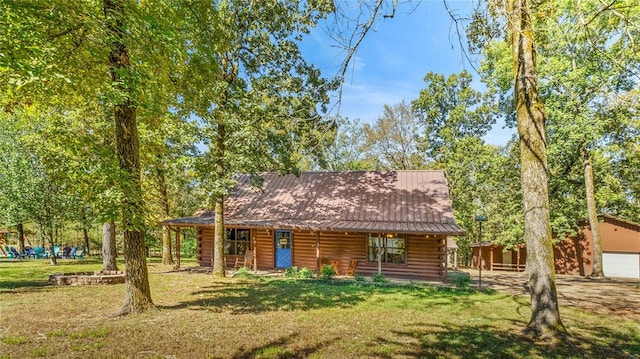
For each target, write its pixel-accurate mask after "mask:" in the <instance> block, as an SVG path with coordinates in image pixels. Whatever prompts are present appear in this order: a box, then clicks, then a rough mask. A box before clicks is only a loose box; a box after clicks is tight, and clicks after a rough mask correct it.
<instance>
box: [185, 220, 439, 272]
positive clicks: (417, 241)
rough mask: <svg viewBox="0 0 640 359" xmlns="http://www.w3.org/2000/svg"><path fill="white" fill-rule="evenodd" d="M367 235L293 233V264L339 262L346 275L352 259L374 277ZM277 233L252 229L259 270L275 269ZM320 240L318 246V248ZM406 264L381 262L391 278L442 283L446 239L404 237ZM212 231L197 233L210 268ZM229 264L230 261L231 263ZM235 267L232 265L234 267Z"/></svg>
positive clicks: (374, 265) (375, 266)
mask: <svg viewBox="0 0 640 359" xmlns="http://www.w3.org/2000/svg"><path fill="white" fill-rule="evenodd" d="M368 235H369V234H368V233H347V234H345V233H340V232H319V233H318V232H311V231H298V230H292V238H293V242H292V263H293V265H294V266H297V267H298V268H302V267H307V268H310V269H312V270H317V269H318V265H317V263H318V256H319V258H326V259H329V260H338V261H340V265H339V272H340V274H344V272H345V270H346V269H347V267H348V266H349V263H350V261H351V260H352V259H357V260H358V265H357V267H356V274H361V275H364V276H371V275H373V274H374V273H377V270H378V263H377V262H369V261H368V260H367V238H368ZM273 236H274V230H266V229H252V230H251V238H252V248H254V250H255V255H256V263H257V269H259V270H270V269H274V266H275V257H274V237H273ZM318 238H319V247H318ZM404 238H405V239H406V262H405V263H402V264H395V263H382V272H383V274H384V275H385V276H388V277H397V278H408V279H422V280H443V279H444V261H445V246H446V236H425V235H423V234H410V235H404ZM212 246H213V229H202V230H200V231H198V251H197V253H198V263H199V264H200V265H201V266H204V267H210V266H211V248H212ZM228 263H229V261H228ZM231 265H232V264H231Z"/></svg>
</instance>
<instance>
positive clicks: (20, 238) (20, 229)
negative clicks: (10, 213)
mask: <svg viewBox="0 0 640 359" xmlns="http://www.w3.org/2000/svg"><path fill="white" fill-rule="evenodd" d="M16 227H17V230H18V250H19V251H20V253H23V252H24V225H23V224H22V222H20V223H18V225H17V226H16Z"/></svg>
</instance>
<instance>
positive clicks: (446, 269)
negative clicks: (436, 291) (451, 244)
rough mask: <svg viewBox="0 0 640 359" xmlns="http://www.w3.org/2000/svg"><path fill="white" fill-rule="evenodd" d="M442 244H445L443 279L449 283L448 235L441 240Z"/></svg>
mask: <svg viewBox="0 0 640 359" xmlns="http://www.w3.org/2000/svg"><path fill="white" fill-rule="evenodd" d="M440 244H442V245H443V246H444V274H443V276H444V278H442V281H443V282H444V283H449V248H447V237H444V239H442V240H440Z"/></svg>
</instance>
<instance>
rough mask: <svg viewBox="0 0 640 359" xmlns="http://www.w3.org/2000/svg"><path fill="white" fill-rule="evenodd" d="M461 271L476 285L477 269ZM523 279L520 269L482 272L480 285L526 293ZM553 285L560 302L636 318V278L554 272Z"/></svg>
mask: <svg viewBox="0 0 640 359" xmlns="http://www.w3.org/2000/svg"><path fill="white" fill-rule="evenodd" d="M465 271H466V272H467V273H469V274H471V279H472V284H471V285H477V284H478V271H477V270H465ZM527 280H528V277H527V274H526V273H522V272H520V273H514V272H506V271H487V270H483V271H482V287H488V288H492V289H495V290H497V291H499V292H505V293H510V294H516V295H527V296H528V295H529V291H528V286H527ZM556 288H557V289H558V297H559V300H560V305H570V306H574V307H578V308H582V309H586V310H589V311H591V312H595V313H601V314H608V315H619V316H624V317H625V318H635V319H636V320H638V321H640V279H627V278H583V277H578V276H568V275H557V276H556Z"/></svg>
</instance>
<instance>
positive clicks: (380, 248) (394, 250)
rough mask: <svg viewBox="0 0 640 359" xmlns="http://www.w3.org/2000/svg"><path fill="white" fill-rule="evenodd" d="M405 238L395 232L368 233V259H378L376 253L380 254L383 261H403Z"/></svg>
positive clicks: (404, 258)
mask: <svg viewBox="0 0 640 359" xmlns="http://www.w3.org/2000/svg"><path fill="white" fill-rule="evenodd" d="M405 244H406V239H405V238H404V237H401V236H398V235H397V234H381V233H372V234H369V243H368V260H369V261H370V262H377V261H378V257H377V256H378V254H380V255H382V262H384V263H405V261H406V246H405Z"/></svg>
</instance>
